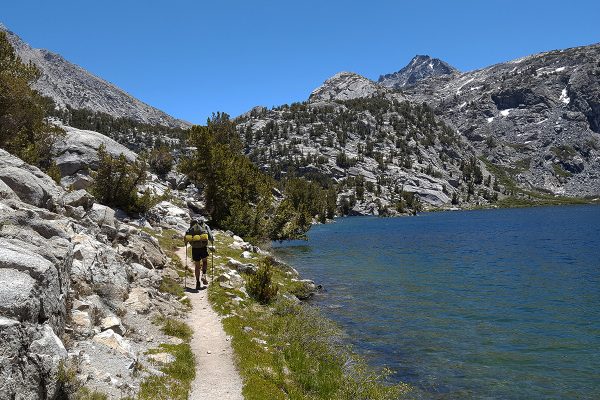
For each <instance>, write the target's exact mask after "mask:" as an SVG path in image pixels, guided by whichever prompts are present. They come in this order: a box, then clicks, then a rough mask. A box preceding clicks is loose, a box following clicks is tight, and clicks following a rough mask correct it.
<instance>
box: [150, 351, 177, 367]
mask: <svg viewBox="0 0 600 400" xmlns="http://www.w3.org/2000/svg"><path fill="white" fill-rule="evenodd" d="M148 358H149V359H150V360H152V361H154V362H156V363H158V364H163V365H166V364H170V363H172V362H173V361H175V356H174V355H172V354H169V353H155V354H148Z"/></svg>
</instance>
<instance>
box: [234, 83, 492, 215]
mask: <svg viewBox="0 0 600 400" xmlns="http://www.w3.org/2000/svg"><path fill="white" fill-rule="evenodd" d="M349 88H350V89H349ZM374 88H375V89H376V90H373V89H374ZM358 93H360V94H361V95H358V96H355V95H356V94H358ZM236 122H237V126H238V131H239V133H240V135H241V136H242V137H243V138H244V140H245V143H246V152H247V154H248V155H249V157H250V158H251V159H252V160H253V161H254V162H255V163H256V164H257V165H259V166H260V167H261V168H262V169H263V170H265V171H268V172H269V173H271V174H273V175H274V176H275V177H281V176H283V175H286V174H295V175H302V176H307V177H309V178H311V179H315V180H319V181H322V182H327V181H329V180H331V181H334V182H336V183H337V184H338V187H339V188H341V192H340V194H339V195H338V203H339V204H340V206H341V208H342V212H343V213H349V214H375V215H379V214H386V215H394V214H397V213H406V212H413V211H414V210H415V209H418V208H420V204H422V205H424V206H425V208H429V207H442V206H448V205H449V204H450V203H451V201H452V198H453V197H456V198H457V199H458V198H459V197H464V198H465V201H467V200H466V198H467V197H469V196H470V197H469V201H473V202H475V201H482V202H483V201H487V200H485V198H484V196H488V197H490V196H493V193H492V189H491V187H490V186H491V185H488V186H485V185H483V183H484V182H483V178H484V176H483V173H482V180H481V181H480V182H478V183H477V186H478V189H479V190H478V191H477V192H476V191H475V190H474V189H473V190H471V191H472V192H473V193H471V194H468V193H466V192H467V190H468V188H467V186H468V185H467V183H466V182H464V180H463V179H462V177H463V172H462V171H461V164H462V163H463V162H464V161H465V160H470V159H472V158H473V157H474V156H475V153H474V152H473V150H472V149H471V148H470V147H469V145H468V143H466V141H464V140H463V139H461V138H460V136H459V135H458V134H456V133H455V132H454V131H453V130H452V129H450V128H449V127H447V126H446V125H445V124H444V123H443V121H441V120H440V119H439V118H436V117H435V115H434V114H433V112H432V110H431V109H429V108H428V107H427V106H423V105H415V104H410V103H408V102H406V101H404V97H403V96H402V95H400V94H398V93H395V92H393V91H392V90H390V89H387V88H383V87H380V88H378V87H377V84H375V83H374V82H370V81H367V80H366V78H361V79H358V78H357V77H356V75H355V74H347V73H343V74H338V75H336V76H335V77H334V78H332V79H330V80H328V81H327V82H325V84H324V85H323V86H321V87H320V88H319V89H317V90H315V92H313V95H312V96H311V98H310V100H309V101H307V102H304V103H294V104H292V105H289V106H288V105H284V106H281V107H277V108H274V109H272V110H267V109H265V108H255V109H253V110H252V111H251V112H249V113H246V114H244V115H242V116H241V117H239V118H238V119H237V120H236ZM488 175H489V174H488ZM489 183H491V180H490V181H489ZM479 192H481V194H479ZM415 196H416V199H418V200H419V201H420V204H416V203H414V202H413V200H414V199H415Z"/></svg>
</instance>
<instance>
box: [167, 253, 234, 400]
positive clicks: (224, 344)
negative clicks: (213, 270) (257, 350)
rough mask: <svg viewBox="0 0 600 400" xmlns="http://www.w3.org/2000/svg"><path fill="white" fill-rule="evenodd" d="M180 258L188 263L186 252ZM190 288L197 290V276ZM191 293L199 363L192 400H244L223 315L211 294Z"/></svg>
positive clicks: (190, 320)
mask: <svg viewBox="0 0 600 400" xmlns="http://www.w3.org/2000/svg"><path fill="white" fill-rule="evenodd" d="M177 255H178V256H179V258H180V259H181V261H182V262H184V263H185V249H184V248H181V249H179V250H178V251H177ZM191 265H192V264H191V263H190V266H191ZM209 267H210V265H209ZM190 277H191V278H190ZM187 285H188V288H195V285H196V282H195V279H194V277H193V273H192V275H188V279H187ZM187 292H188V293H187V295H188V297H189V298H190V300H191V302H192V306H193V307H194V308H193V310H192V312H191V313H190V315H189V317H188V320H187V321H186V322H187V323H188V324H189V325H190V327H191V328H192V329H193V330H194V336H193V338H192V341H191V343H190V344H191V347H192V351H193V352H194V354H195V356H196V362H197V364H196V379H195V380H194V382H193V383H192V393H191V395H190V399H192V400H200V399H223V400H238V399H239V400H243V399H244V397H243V396H242V387H243V383H242V378H241V377H240V374H239V373H238V371H237V369H236V368H235V364H234V362H233V349H232V348H231V342H229V341H228V340H227V335H226V334H225V331H224V330H223V326H222V325H221V320H220V318H219V315H218V314H217V313H216V312H215V311H213V309H212V307H211V306H210V304H209V302H208V290H206V289H203V290H201V291H200V292H196V291H195V290H188V291H187Z"/></svg>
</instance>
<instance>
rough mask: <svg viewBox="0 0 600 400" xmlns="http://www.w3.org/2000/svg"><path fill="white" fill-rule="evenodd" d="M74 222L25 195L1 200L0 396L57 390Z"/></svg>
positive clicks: (47, 395) (50, 393)
mask: <svg viewBox="0 0 600 400" xmlns="http://www.w3.org/2000/svg"><path fill="white" fill-rule="evenodd" d="M0 170H2V169H1V168H0ZM25 171H26V172H30V171H27V170H25ZM41 180H42V181H43V180H44V179H43V178H42V179H41ZM27 182H28V183H29V184H31V185H32V186H33V187H37V186H36V185H37V184H38V182H36V181H35V180H30V181H27ZM47 189H49V191H50V192H55V193H56V192H59V189H58V188H56V187H54V188H51V187H48V188H47ZM71 225H72V224H71V223H70V221H69V220H68V219H67V218H65V217H62V216H60V215H58V214H54V213H52V212H49V211H48V210H46V209H43V208H38V207H36V206H35V205H31V204H27V203H24V202H22V201H20V200H14V199H13V200H3V201H2V202H0V282H2V285H1V286H0V399H13V398H23V399H25V398H31V399H37V398H39V399H52V398H55V396H57V394H58V392H57V390H58V387H57V384H56V374H57V372H58V368H59V364H60V361H61V360H64V359H65V358H66V356H67V352H66V350H65V348H64V346H63V344H62V342H61V340H60V339H59V336H60V335H61V334H62V333H63V332H64V329H65V323H66V319H67V309H66V298H67V295H68V291H69V287H70V273H71V268H72V260H73V246H72V244H71V243H70V241H69V234H72V233H73V231H72V229H71ZM15 396H16V397H15Z"/></svg>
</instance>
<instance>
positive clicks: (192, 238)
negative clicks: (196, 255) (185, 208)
mask: <svg viewBox="0 0 600 400" xmlns="http://www.w3.org/2000/svg"><path fill="white" fill-rule="evenodd" d="M185 241H186V242H189V243H192V245H196V246H208V232H207V231H206V228H205V227H204V225H200V224H194V225H192V226H191V227H190V229H188V230H187V232H186V233H185Z"/></svg>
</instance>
